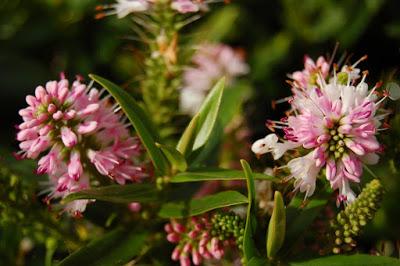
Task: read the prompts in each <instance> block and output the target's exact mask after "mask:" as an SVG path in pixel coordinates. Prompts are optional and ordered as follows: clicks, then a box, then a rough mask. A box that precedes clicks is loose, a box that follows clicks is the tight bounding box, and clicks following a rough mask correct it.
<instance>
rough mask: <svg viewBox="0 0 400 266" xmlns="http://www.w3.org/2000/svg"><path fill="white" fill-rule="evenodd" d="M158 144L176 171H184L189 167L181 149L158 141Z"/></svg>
mask: <svg viewBox="0 0 400 266" xmlns="http://www.w3.org/2000/svg"><path fill="white" fill-rule="evenodd" d="M156 146H157V147H158V148H160V149H161V151H162V152H163V153H164V155H165V157H166V158H167V159H168V161H169V163H170V164H171V166H172V169H173V170H174V171H176V170H178V171H180V172H183V171H185V170H186V169H187V163H186V159H185V157H183V155H182V154H181V153H180V152H179V151H177V150H175V149H174V148H172V147H169V146H167V145H163V144H160V143H156Z"/></svg>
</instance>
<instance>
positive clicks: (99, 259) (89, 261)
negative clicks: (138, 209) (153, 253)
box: [58, 228, 147, 266]
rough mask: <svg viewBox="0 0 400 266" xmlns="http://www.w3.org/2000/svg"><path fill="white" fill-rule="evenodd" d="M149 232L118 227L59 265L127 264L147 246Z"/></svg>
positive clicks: (95, 265) (99, 265)
mask: <svg viewBox="0 0 400 266" xmlns="http://www.w3.org/2000/svg"><path fill="white" fill-rule="evenodd" d="M146 239H147V233H146V232H144V231H140V232H138V231H129V230H126V229H122V228H118V229H115V230H113V231H111V232H109V233H107V234H106V235H104V236H102V237H100V238H98V239H96V240H94V241H92V242H90V243H89V244H88V245H86V246H84V247H82V248H81V249H79V250H77V251H76V252H74V253H72V254H71V255H69V256H68V257H67V258H65V259H64V260H63V261H61V262H60V263H59V264H58V266H76V265H85V266H113V265H115V266H116V265H125V264H126V263H127V262H129V261H130V260H132V259H133V258H134V257H135V256H138V255H139V254H140V252H141V251H142V249H143V247H144V246H145V241H146Z"/></svg>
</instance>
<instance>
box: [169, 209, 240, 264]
mask: <svg viewBox="0 0 400 266" xmlns="http://www.w3.org/2000/svg"><path fill="white" fill-rule="evenodd" d="M165 231H166V233H167V240H168V241H169V242H171V243H174V244H177V246H176V247H175V249H174V250H173V252H172V255H171V258H172V260H174V261H179V262H180V265H181V266H187V265H191V261H192V262H193V264H194V265H200V264H201V263H202V262H203V260H210V259H216V260H220V259H221V258H222V257H223V256H224V254H225V250H224V249H225V248H226V247H227V246H234V245H236V243H238V246H239V247H240V248H241V243H242V241H243V232H244V223H243V221H242V220H241V219H240V218H239V217H238V216H236V215H234V214H214V215H213V216H212V217H211V218H210V216H209V215H208V214H205V215H201V216H195V217H191V218H189V219H188V221H187V222H186V224H182V223H180V222H179V221H177V220H171V222H170V223H168V224H166V225H165Z"/></svg>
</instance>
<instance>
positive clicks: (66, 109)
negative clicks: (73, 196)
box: [17, 79, 146, 213]
mask: <svg viewBox="0 0 400 266" xmlns="http://www.w3.org/2000/svg"><path fill="white" fill-rule="evenodd" d="M100 95H101V93H100V92H99V91H98V90H97V89H95V88H91V87H88V86H86V85H85V84H82V83H81V82H80V81H79V80H76V81H74V82H73V83H72V86H70V85H69V82H68V80H66V79H61V80H60V81H50V82H48V83H47V84H46V85H45V86H44V87H43V86H39V87H37V88H36V90H35V96H32V95H28V96H27V97H26V102H27V103H28V107H26V108H24V109H22V110H20V112H19V114H20V115H21V116H22V119H23V122H22V123H21V124H20V125H19V126H18V129H19V132H18V133H17V140H18V141H20V145H19V146H20V148H21V151H20V152H18V154H19V156H20V157H23V158H31V159H36V158H37V157H39V156H42V157H41V158H40V159H39V162H38V169H37V172H38V173H39V174H48V175H49V178H50V180H51V184H52V186H54V187H53V188H52V190H53V193H52V194H51V198H56V197H57V198H63V197H65V196H67V195H68V194H69V193H71V192H75V191H79V190H81V189H84V188H89V187H90V180H89V176H92V174H90V173H89V172H88V171H87V170H85V167H84V164H83V162H86V163H92V164H93V166H94V168H95V169H96V170H97V171H98V173H99V174H102V175H106V176H109V177H110V178H111V179H113V180H115V181H116V182H117V183H119V184H125V183H126V181H130V182H136V181H141V179H142V178H144V177H146V174H145V172H144V168H143V167H142V166H141V165H138V164H137V162H138V159H136V158H135V157H139V156H140V155H141V154H142V152H143V150H142V148H141V144H140V142H139V140H138V139H137V138H134V137H131V136H130V134H129V131H128V129H127V125H125V124H124V123H123V122H122V115H121V114H120V113H118V112H115V110H114V107H113V106H112V105H111V104H110V103H109V102H108V100H107V97H105V98H103V99H102V98H101V97H100ZM47 151H48V152H47ZM46 152H47V154H46ZM82 178H83V179H82ZM85 203H87V201H79V202H77V203H74V204H72V203H71V204H69V205H68V206H66V209H67V210H68V211H69V212H71V213H73V212H74V211H78V212H82V210H84V209H85V208H84V205H85Z"/></svg>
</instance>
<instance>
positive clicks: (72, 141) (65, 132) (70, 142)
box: [61, 127, 78, 148]
mask: <svg viewBox="0 0 400 266" xmlns="http://www.w3.org/2000/svg"><path fill="white" fill-rule="evenodd" d="M61 140H62V142H63V143H64V145H65V146H66V147H68V148H71V147H73V146H75V145H76V144H77V143H78V137H77V136H76V134H75V133H74V132H73V131H72V130H71V129H70V128H69V127H62V128H61Z"/></svg>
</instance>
